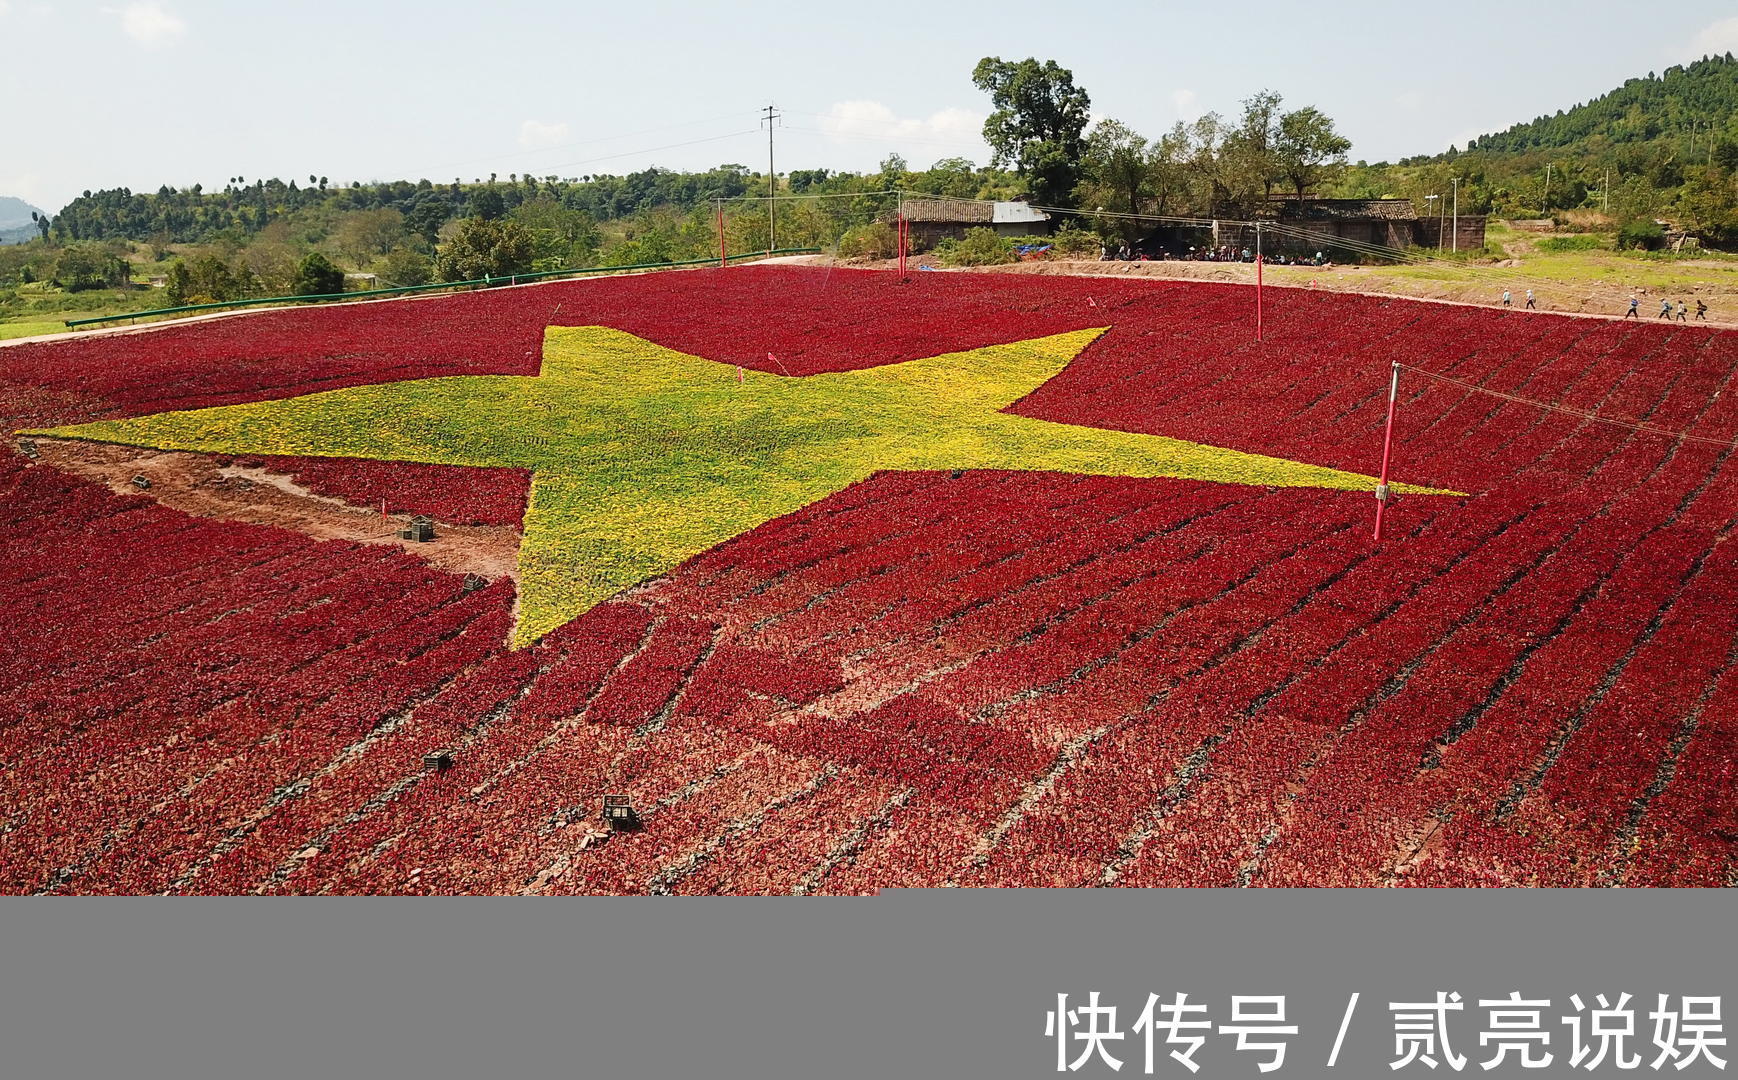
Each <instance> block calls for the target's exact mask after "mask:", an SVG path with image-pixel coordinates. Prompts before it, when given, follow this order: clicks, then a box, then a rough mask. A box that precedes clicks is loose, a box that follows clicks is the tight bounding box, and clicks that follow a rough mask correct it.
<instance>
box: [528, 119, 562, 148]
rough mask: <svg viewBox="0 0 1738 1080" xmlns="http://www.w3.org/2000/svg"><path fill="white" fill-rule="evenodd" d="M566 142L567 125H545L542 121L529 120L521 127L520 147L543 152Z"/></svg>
mask: <svg viewBox="0 0 1738 1080" xmlns="http://www.w3.org/2000/svg"><path fill="white" fill-rule="evenodd" d="M566 141H567V125H566V124H563V123H554V124H545V123H544V122H542V121H541V120H527V121H525V122H524V123H523V124H520V125H519V145H520V146H523V147H524V148H525V149H527V150H542V149H544V148H545V147H549V146H558V145H560V144H561V143H564V142H566Z"/></svg>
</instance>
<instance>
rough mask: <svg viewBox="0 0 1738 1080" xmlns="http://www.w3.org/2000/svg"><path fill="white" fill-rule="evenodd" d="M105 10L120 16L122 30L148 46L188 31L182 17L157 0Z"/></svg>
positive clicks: (162, 43)
mask: <svg viewBox="0 0 1738 1080" xmlns="http://www.w3.org/2000/svg"><path fill="white" fill-rule="evenodd" d="M103 12H104V13H105V14H108V15H114V16H116V17H118V18H119V19H120V20H121V32H122V33H124V34H126V35H127V36H128V37H130V38H132V39H133V40H134V41H136V42H138V43H139V44H141V45H143V46H145V47H146V48H155V47H156V46H158V45H166V44H168V43H169V42H171V41H174V40H175V39H176V38H178V37H180V36H181V35H183V34H185V33H186V32H187V24H186V23H185V22H184V21H182V19H181V17H180V16H178V15H175V14H173V13H171V12H170V11H168V10H167V9H165V8H164V7H163V5H162V4H159V3H156V2H155V0H138V2H136V3H132V4H128V5H127V6H126V7H122V8H104V9H103Z"/></svg>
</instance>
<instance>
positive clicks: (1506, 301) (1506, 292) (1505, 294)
mask: <svg viewBox="0 0 1738 1080" xmlns="http://www.w3.org/2000/svg"><path fill="white" fill-rule="evenodd" d="M1503 306H1504V307H1514V304H1512V303H1511V302H1510V300H1509V290H1507V289H1504V290H1503Z"/></svg>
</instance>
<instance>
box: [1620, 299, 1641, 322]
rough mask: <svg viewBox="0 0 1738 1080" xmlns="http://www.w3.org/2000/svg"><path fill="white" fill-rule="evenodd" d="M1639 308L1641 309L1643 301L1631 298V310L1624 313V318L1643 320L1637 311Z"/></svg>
mask: <svg viewBox="0 0 1738 1080" xmlns="http://www.w3.org/2000/svg"><path fill="white" fill-rule="evenodd" d="M1639 307H1641V301H1640V300H1637V299H1636V298H1635V297H1633V296H1632V297H1630V298H1629V310H1628V311H1626V312H1624V313H1623V317H1624V318H1626V319H1639V318H1641V314H1640V312H1638V311H1637V310H1636V309H1637V308H1639Z"/></svg>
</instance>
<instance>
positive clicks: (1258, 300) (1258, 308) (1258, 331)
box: [1255, 255, 1261, 345]
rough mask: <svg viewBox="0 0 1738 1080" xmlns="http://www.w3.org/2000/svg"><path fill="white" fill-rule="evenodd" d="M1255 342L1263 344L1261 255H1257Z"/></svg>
mask: <svg viewBox="0 0 1738 1080" xmlns="http://www.w3.org/2000/svg"><path fill="white" fill-rule="evenodd" d="M1255 342H1256V344H1258V345H1259V344H1261V256H1260V255H1257V256H1256V257H1255Z"/></svg>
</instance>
